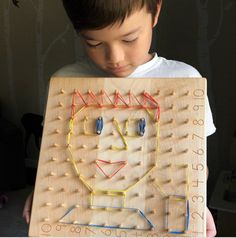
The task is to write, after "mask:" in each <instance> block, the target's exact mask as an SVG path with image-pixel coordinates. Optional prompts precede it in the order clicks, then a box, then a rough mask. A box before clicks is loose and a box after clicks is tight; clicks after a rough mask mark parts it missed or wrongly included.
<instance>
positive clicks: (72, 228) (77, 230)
mask: <svg viewBox="0 0 236 238" xmlns="http://www.w3.org/2000/svg"><path fill="white" fill-rule="evenodd" d="M70 232H71V233H80V232H81V228H80V227H78V226H72V227H71V228H70Z"/></svg>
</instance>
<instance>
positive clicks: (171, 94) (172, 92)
mask: <svg viewBox="0 0 236 238" xmlns="http://www.w3.org/2000/svg"><path fill="white" fill-rule="evenodd" d="M174 94H175V92H174V90H172V91H171V92H170V93H169V94H168V95H167V96H174Z"/></svg>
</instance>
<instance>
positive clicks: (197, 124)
mask: <svg viewBox="0 0 236 238" xmlns="http://www.w3.org/2000/svg"><path fill="white" fill-rule="evenodd" d="M193 125H195V126H203V125H204V121H203V120H202V119H199V120H193Z"/></svg>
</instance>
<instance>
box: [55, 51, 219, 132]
mask: <svg viewBox="0 0 236 238" xmlns="http://www.w3.org/2000/svg"><path fill="white" fill-rule="evenodd" d="M153 55H154V57H153V58H152V59H151V60H150V61H149V62H147V63H145V64H143V65H140V66H138V67H137V68H136V69H135V70H134V72H133V73H132V74H130V75H129V76H128V78H154V77H155V78H199V77H201V75H200V73H199V72H198V71H197V70H196V69H195V68H193V67H192V66H190V65H187V64H185V63H182V62H179V61H174V60H167V59H165V58H163V57H159V56H158V55H157V54H156V53H154V54H153ZM53 77H109V75H107V73H106V72H104V71H102V70H100V69H99V68H97V67H96V66H95V65H94V64H93V63H92V62H91V60H89V59H88V58H87V57H85V58H83V59H81V60H79V61H77V62H76V63H74V64H71V65H67V66H65V67H63V68H61V69H59V70H58V71H57V72H56V73H55V74H54V75H53ZM215 130H216V128H215V125H214V123H213V119H212V113H211V109H210V106H209V102H208V99H207V103H206V135H207V136H209V135H211V134H213V133H214V132H215Z"/></svg>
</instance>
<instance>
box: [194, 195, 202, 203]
mask: <svg viewBox="0 0 236 238" xmlns="http://www.w3.org/2000/svg"><path fill="white" fill-rule="evenodd" d="M192 201H193V202H194V203H195V202H197V201H199V202H200V203H203V202H204V197H203V196H193V197H192Z"/></svg>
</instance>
